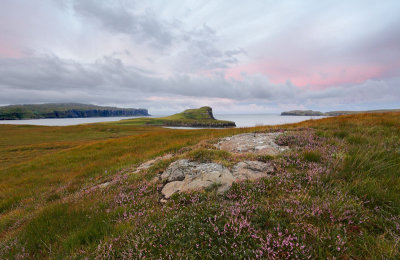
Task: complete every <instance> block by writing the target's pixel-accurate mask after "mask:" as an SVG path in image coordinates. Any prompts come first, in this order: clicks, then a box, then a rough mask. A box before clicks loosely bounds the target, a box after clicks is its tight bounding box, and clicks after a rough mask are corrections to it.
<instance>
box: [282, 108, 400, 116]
mask: <svg viewBox="0 0 400 260" xmlns="http://www.w3.org/2000/svg"><path fill="white" fill-rule="evenodd" d="M384 112H400V109H380V110H365V111H330V112H325V113H323V112H320V111H313V110H291V111H285V112H282V113H281V116H341V115H351V114H361V113H384Z"/></svg>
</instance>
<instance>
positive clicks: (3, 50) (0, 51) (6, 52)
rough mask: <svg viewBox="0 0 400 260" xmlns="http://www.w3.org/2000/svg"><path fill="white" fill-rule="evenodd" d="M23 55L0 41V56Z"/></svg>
mask: <svg viewBox="0 0 400 260" xmlns="http://www.w3.org/2000/svg"><path fill="white" fill-rule="evenodd" d="M23 56H24V55H22V54H21V52H20V51H19V50H17V49H15V48H12V47H10V46H6V45H3V44H1V42H0V57H2V58H22V57H23Z"/></svg>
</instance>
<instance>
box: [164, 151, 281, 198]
mask: <svg viewBox="0 0 400 260" xmlns="http://www.w3.org/2000/svg"><path fill="white" fill-rule="evenodd" d="M273 170H274V169H273V167H272V166H271V164H269V163H264V162H259V161H244V162H240V163H238V164H236V165H235V166H234V167H233V168H232V171H230V170H229V169H228V168H226V167H224V166H223V165H221V164H218V163H200V162H191V161H189V160H185V159H183V160H178V161H176V162H174V163H171V165H170V166H169V167H168V168H167V169H166V170H165V172H164V173H162V174H161V180H162V181H163V182H164V183H166V184H165V185H164V187H163V189H162V190H161V193H162V195H163V196H164V197H165V198H166V199H168V198H170V197H171V196H172V195H173V194H174V193H176V192H185V191H191V190H199V189H204V188H207V187H210V186H212V185H215V184H217V185H218V189H217V192H218V193H222V192H224V191H226V190H228V189H229V187H230V186H231V185H232V183H233V182H234V181H238V180H255V179H258V178H261V177H267V176H269V175H270V174H271V173H272V172H273Z"/></svg>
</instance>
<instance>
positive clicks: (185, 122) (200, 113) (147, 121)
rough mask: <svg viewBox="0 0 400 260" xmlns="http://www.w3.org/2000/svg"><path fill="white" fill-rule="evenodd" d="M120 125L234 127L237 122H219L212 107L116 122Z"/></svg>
mask: <svg viewBox="0 0 400 260" xmlns="http://www.w3.org/2000/svg"><path fill="white" fill-rule="evenodd" d="M114 124H118V125H138V126H139V125H152V126H184V127H234V126H235V122H232V121H225V120H217V119H215V118H214V116H213V113H212V108H211V107H201V108H198V109H187V110H185V111H183V112H181V113H178V114H175V115H172V116H167V117H159V118H135V119H127V120H121V121H119V122H115V123H114Z"/></svg>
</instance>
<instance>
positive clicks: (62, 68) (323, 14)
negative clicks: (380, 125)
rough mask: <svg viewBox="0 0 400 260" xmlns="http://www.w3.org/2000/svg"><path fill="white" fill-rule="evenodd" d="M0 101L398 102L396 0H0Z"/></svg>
mask: <svg viewBox="0 0 400 260" xmlns="http://www.w3.org/2000/svg"><path fill="white" fill-rule="evenodd" d="M0 2H1V3H0V104H2V105H7V104H22V103H45V102H82V103H92V104H98V105H115V106H120V107H143V108H148V109H149V111H150V113H169V112H173V111H180V110H182V109H185V108H189V107H199V106H203V105H210V106H212V107H213V108H214V111H215V112H216V113H237V112H240V113H263V112H280V111H284V110H290V109H316V110H322V111H328V110H337V109H352V110H361V109H379V108H400V1H399V0H385V1H379V0H374V1H370V0H346V1H337V0H332V1H330V0H325V1H321V0H303V1H301V0H293V1H290V0H287V1H283V0H282V1H277V0H274V1H272V0H271V1H268V0H259V1H255V0H248V1H234V0H231V1H222V0H215V1H200V0H196V1H195V0H192V1H182V0H168V1H166V0H153V1H152V0H148V1H147V0H146V1H132V0H119V1H118V0H113V1H106V0H104V1H101V0H40V1H32V0H0Z"/></svg>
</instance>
